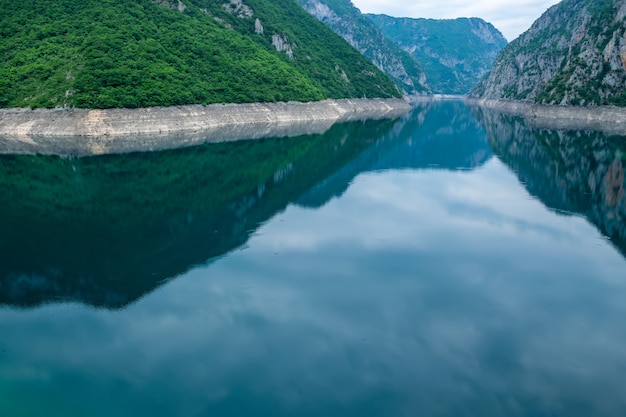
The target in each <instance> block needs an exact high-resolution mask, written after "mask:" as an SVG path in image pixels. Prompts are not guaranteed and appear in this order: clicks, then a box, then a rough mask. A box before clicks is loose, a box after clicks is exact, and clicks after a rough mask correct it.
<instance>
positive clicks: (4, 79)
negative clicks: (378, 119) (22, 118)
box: [0, 0, 400, 108]
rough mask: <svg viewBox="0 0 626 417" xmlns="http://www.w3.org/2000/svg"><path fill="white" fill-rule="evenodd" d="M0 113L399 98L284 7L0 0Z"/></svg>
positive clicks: (331, 37)
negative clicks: (5, 110)
mask: <svg viewBox="0 0 626 417" xmlns="http://www.w3.org/2000/svg"><path fill="white" fill-rule="evenodd" d="M0 22H2V24H0V56H1V57H2V59H1V60H0V107H46V108H53V107H77V108H114V107H129V108H134V107H153V106H172V105H182V104H209V103H241V102H271V101H290V100H294V101H313V100H322V99H325V98H355V97H358V98H361V97H369V98H371V97H399V96H400V94H399V93H398V92H397V90H396V88H395V86H394V84H393V83H392V82H391V80H390V79H389V78H388V77H387V76H386V75H384V74H383V73H382V72H381V71H379V70H378V69H377V68H376V67H375V66H374V65H373V64H371V63H370V62H368V61H367V60H366V59H365V58H363V57H362V56H361V55H360V54H359V53H358V51H356V50H355V49H354V48H352V47H351V46H350V45H349V44H348V43H347V42H345V41H344V40H343V39H341V38H340V37H339V36H337V35H336V34H335V33H333V32H332V31H331V30H330V29H328V28H327V27H325V26H324V25H322V24H320V23H319V22H318V21H317V20H316V19H314V18H313V17H312V16H310V15H309V14H308V13H306V12H305V11H304V10H302V8H301V7H300V6H298V5H297V4H296V3H295V2H293V1H292V0H218V1H214V0H125V1H116V0H101V1H97V0H56V1H52V0H23V1H13V0H0Z"/></svg>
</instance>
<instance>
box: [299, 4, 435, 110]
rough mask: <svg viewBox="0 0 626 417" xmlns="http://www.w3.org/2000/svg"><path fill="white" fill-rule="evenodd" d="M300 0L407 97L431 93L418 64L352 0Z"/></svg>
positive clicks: (305, 7) (312, 13)
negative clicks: (364, 14) (354, 4)
mask: <svg viewBox="0 0 626 417" xmlns="http://www.w3.org/2000/svg"><path fill="white" fill-rule="evenodd" d="M296 1H297V3H299V4H300V5H301V6H302V7H303V8H304V9H305V10H306V11H308V12H309V13H310V14H311V15H313V16H314V17H315V18H317V20H319V21H320V22H322V23H324V24H325V25H326V26H328V27H329V28H331V29H332V30H333V31H334V32H335V33H337V34H338V35H340V36H341V37H342V38H344V39H345V40H346V41H347V42H348V43H350V44H351V45H352V46H354V47H355V48H356V49H357V50H358V51H359V52H361V53H362V54H363V55H364V56H365V57H366V58H368V59H369V60H370V61H371V62H372V63H373V64H374V65H376V67H378V69H380V70H381V71H383V72H384V73H386V74H387V75H389V76H390V77H391V79H392V80H393V81H394V82H395V84H396V86H397V87H398V89H399V90H400V91H401V92H402V93H403V95H404V96H406V97H409V98H410V96H416V95H424V94H429V93H430V88H429V86H428V83H427V80H426V76H425V74H424V71H423V70H422V68H421V66H420V64H419V63H418V61H417V60H416V59H415V58H414V57H412V56H411V55H410V54H408V53H406V52H405V51H403V50H402V49H401V48H399V47H398V46H397V45H395V44H394V43H393V42H392V41H390V40H389V39H387V38H386V37H385V35H384V34H383V33H382V32H381V31H380V30H379V29H378V28H377V27H376V26H375V25H374V24H372V22H371V21H370V20H369V19H367V18H366V17H364V16H363V15H362V14H361V12H360V11H359V9H357V8H356V7H354V6H353V5H352V3H351V2H350V0H296Z"/></svg>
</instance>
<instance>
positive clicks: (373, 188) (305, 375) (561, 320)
mask: <svg viewBox="0 0 626 417" xmlns="http://www.w3.org/2000/svg"><path fill="white" fill-rule="evenodd" d="M625 164H626V138H625V137H619V136H606V135H603V134H601V133H595V132H581V131H552V130H546V129H533V128H531V127H529V126H527V125H526V124H525V122H524V121H523V119H521V118H517V117H513V116H507V115H502V114H498V113H494V112H488V111H486V110H480V109H470V108H468V107H466V106H465V105H464V104H463V103H462V102H460V101H441V102H433V103H429V104H424V105H422V106H419V107H416V108H415V110H414V111H413V112H411V113H410V114H408V115H406V116H404V117H403V118H401V119H398V120H393V121H392V120H383V121H366V122H352V123H346V124H340V125H335V126H334V127H332V128H331V129H330V130H329V131H328V132H326V133H325V134H322V135H310V136H300V137H294V138H276V139H262V140H254V141H238V142H229V143H213V144H207V145H202V146H197V147H193V148H187V149H178V150H170V151H162V152H152V153H135V154H125V155H108V156H98V157H86V158H59V157H52V156H26V155H5V156H0V254H1V255H0V260H1V262H0V416H2V417H21V416H44V415H45V416H47V417H53V416H64V417H67V416H151V417H155V416H483V417H484V416H568V417H572V416H591V415H594V416H623V415H626V386H625V385H624V375H625V374H626V349H625V346H626V325H624V323H625V321H624V320H625V319H626V260H625V256H626V221H625V218H626V198H625V197H624V166H625Z"/></svg>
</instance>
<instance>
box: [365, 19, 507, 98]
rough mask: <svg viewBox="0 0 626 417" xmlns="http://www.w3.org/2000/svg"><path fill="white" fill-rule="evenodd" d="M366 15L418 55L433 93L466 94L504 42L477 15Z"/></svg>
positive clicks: (500, 35)
mask: <svg viewBox="0 0 626 417" xmlns="http://www.w3.org/2000/svg"><path fill="white" fill-rule="evenodd" d="M365 16H367V17H368V18H370V19H371V20H372V22H374V23H375V24H376V25H377V26H378V27H379V28H380V29H381V30H382V31H383V33H384V34H385V35H387V36H388V37H389V38H390V39H391V40H393V41H395V42H396V43H398V44H399V45H400V47H401V48H403V49H404V50H405V51H407V52H409V53H411V54H413V56H415V57H416V58H417V60H418V61H419V63H420V64H421V65H422V68H424V72H425V73H426V79H427V80H428V83H429V85H430V87H431V88H432V90H433V92H434V93H443V94H465V93H467V92H468V91H469V90H470V89H471V88H472V87H474V86H475V85H476V83H478V81H479V80H480V79H481V78H483V77H484V76H485V74H487V73H488V72H489V69H490V68H491V65H492V63H493V61H494V60H495V59H496V56H497V55H498V52H499V51H500V50H501V49H502V48H503V47H504V46H505V45H506V44H507V41H506V39H504V37H503V36H502V34H501V33H500V31H499V30H497V29H496V28H495V27H493V25H492V24H491V23H488V22H485V21H484V20H482V19H478V18H459V19H444V20H437V19H411V18H398V17H391V16H386V15H373V14H367V15H365Z"/></svg>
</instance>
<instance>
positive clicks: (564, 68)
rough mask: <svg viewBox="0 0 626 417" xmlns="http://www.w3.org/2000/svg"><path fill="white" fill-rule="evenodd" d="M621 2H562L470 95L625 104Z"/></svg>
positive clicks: (624, 10)
mask: <svg viewBox="0 0 626 417" xmlns="http://www.w3.org/2000/svg"><path fill="white" fill-rule="evenodd" d="M625 16H626V1H624V0H564V1H562V2H561V3H559V4H557V5H555V6H552V7H551V8H550V9H548V10H547V11H546V12H545V13H544V14H543V15H542V16H541V17H540V18H539V19H537V21H535V22H534V23H533V25H532V26H531V28H530V29H529V30H527V31H526V32H524V33H523V34H522V35H521V36H520V37H519V38H517V39H516V40H514V41H513V42H511V43H510V44H509V45H508V46H507V47H506V48H504V49H503V50H502V52H501V53H500V54H499V55H498V58H497V59H496V62H495V63H494V65H493V69H492V71H491V74H490V75H489V77H488V78H487V79H485V80H483V81H482V82H481V83H480V85H478V87H477V88H476V89H475V90H474V91H473V92H472V95H473V96H477V97H485V98H494V99H501V98H504V99H513V100H528V101H535V102H538V103H546V104H570V105H607V104H612V105H619V106H625V105H626V38H624V32H625V31H626V20H625Z"/></svg>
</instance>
